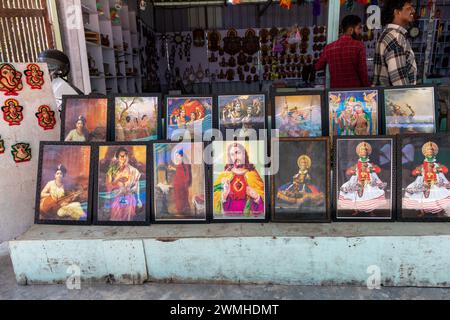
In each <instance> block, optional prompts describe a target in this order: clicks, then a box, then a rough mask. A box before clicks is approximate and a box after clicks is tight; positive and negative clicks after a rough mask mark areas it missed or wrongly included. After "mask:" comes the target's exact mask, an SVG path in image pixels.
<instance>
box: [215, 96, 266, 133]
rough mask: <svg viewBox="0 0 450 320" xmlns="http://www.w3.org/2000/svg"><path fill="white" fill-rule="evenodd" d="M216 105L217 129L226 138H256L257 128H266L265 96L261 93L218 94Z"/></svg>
mask: <svg viewBox="0 0 450 320" xmlns="http://www.w3.org/2000/svg"><path fill="white" fill-rule="evenodd" d="M218 106H219V129H220V131H221V132H222V135H223V138H224V139H226V140H231V139H232V138H235V137H237V138H248V137H252V138H257V137H259V136H260V135H259V130H262V129H265V128H266V96H265V95H263V94H253V95H228V96H219V97H218ZM228 130H230V131H229V132H228V135H227V131H228Z"/></svg>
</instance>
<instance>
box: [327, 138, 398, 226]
mask: <svg viewBox="0 0 450 320" xmlns="http://www.w3.org/2000/svg"><path fill="white" fill-rule="evenodd" d="M395 142H396V140H395V137H393V136H383V137H381V136H379V137H373V136H361V137H338V138H336V139H335V142H334V150H335V151H334V159H335V167H334V213H335V215H334V218H335V220H336V221H344V220H345V221H350V220H354V221H390V220H393V219H394V210H395V195H396V192H395V190H396V183H395V177H396V176H395V150H396V149H395V148H396V147H395Z"/></svg>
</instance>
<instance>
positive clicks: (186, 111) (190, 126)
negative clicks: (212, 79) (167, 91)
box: [166, 97, 213, 141]
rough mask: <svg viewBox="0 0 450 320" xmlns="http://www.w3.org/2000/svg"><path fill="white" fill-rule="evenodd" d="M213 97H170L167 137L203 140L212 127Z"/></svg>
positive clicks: (170, 138) (168, 100)
mask: <svg viewBox="0 0 450 320" xmlns="http://www.w3.org/2000/svg"><path fill="white" fill-rule="evenodd" d="M212 108H213V98H212V97H168V98H167V110H166V111H167V112H166V114H167V139H169V140H175V141H178V140H180V139H182V138H186V135H185V134H186V131H188V132H189V135H188V137H187V138H188V139H197V140H201V139H202V137H203V135H204V133H205V132H207V131H208V130H210V129H212Z"/></svg>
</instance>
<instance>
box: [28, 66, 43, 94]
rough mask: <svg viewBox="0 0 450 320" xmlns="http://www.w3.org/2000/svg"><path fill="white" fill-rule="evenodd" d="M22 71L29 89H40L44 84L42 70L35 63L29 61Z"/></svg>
mask: <svg viewBox="0 0 450 320" xmlns="http://www.w3.org/2000/svg"><path fill="white" fill-rule="evenodd" d="M24 73H25V77H26V80H27V83H28V85H29V86H30V87H31V89H35V90H36V89H37V90H41V89H42V86H43V85H44V71H42V70H41V68H39V66H38V65H37V64H34V63H30V64H29V65H28V66H27V69H26V70H25V72H24Z"/></svg>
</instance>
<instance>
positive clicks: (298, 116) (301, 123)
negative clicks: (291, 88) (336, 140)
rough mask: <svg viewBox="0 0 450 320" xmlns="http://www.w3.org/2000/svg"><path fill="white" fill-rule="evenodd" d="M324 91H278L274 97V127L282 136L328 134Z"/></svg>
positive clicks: (318, 135) (297, 136) (319, 135)
mask: <svg viewBox="0 0 450 320" xmlns="http://www.w3.org/2000/svg"><path fill="white" fill-rule="evenodd" d="M324 101H325V95H324V94H323V91H302V92H295V93H282V94H280V93H277V94H274V96H273V98H272V109H271V110H272V112H271V114H272V128H273V129H277V130H279V137H280V138H288V137H291V138H299V137H321V136H324V135H326V127H325V126H323V123H322V121H323V119H324V118H325V108H324Z"/></svg>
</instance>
